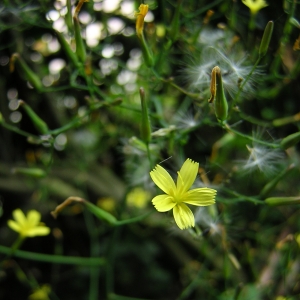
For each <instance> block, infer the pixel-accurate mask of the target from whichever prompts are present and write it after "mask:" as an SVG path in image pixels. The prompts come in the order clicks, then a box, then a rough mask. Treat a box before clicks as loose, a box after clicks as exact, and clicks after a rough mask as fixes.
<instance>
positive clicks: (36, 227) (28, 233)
mask: <svg viewBox="0 0 300 300" xmlns="http://www.w3.org/2000/svg"><path fill="white" fill-rule="evenodd" d="M13 217H14V220H8V222H7V225H8V226H9V227H10V228H11V229H12V230H14V231H16V232H18V233H19V234H20V236H21V237H23V238H25V237H35V236H38V235H48V234H49V233H50V228H49V227H46V226H45V225H43V224H42V223H40V220H41V214H40V213H39V212H38V211H36V210H30V211H29V212H28V213H27V216H25V215H24V213H23V212H22V210H21V209H19V208H18V209H16V210H14V211H13Z"/></svg>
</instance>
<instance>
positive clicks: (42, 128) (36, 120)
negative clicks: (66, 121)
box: [19, 100, 49, 134]
mask: <svg viewBox="0 0 300 300" xmlns="http://www.w3.org/2000/svg"><path fill="white" fill-rule="evenodd" d="M19 105H22V107H23V108H24V110H25V111H26V113H27V115H28V116H29V118H30V119H31V121H32V122H33V124H34V126H35V128H36V129H37V130H38V131H39V132H40V133H41V134H47V133H48V131H49V128H48V126H47V124H46V123H45V122H44V121H43V120H42V119H41V118H40V117H39V116H38V115H37V114H36V113H35V112H34V111H33V110H32V108H31V107H30V106H29V105H28V104H26V103H25V102H24V101H23V100H20V101H19Z"/></svg>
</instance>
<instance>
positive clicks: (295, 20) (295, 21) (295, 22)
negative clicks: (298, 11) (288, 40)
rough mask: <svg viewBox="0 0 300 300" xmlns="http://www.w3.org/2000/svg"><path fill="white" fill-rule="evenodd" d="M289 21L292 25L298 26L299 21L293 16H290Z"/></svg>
mask: <svg viewBox="0 0 300 300" xmlns="http://www.w3.org/2000/svg"><path fill="white" fill-rule="evenodd" d="M289 21H290V23H291V24H292V25H294V26H295V27H297V28H300V23H299V21H298V20H297V19H295V18H294V17H292V18H290V19H289Z"/></svg>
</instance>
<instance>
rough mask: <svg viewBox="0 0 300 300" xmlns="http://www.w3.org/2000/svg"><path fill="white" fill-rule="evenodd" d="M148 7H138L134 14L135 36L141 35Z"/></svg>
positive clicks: (143, 5) (142, 5) (144, 5)
mask: <svg viewBox="0 0 300 300" xmlns="http://www.w3.org/2000/svg"><path fill="white" fill-rule="evenodd" d="M148 8H149V6H148V5H147V4H141V5H140V7H139V10H140V11H139V12H135V16H136V33H137V35H142V33H143V29H144V19H145V16H146V14H147V12H148Z"/></svg>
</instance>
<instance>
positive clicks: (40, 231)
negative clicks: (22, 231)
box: [26, 226, 50, 237]
mask: <svg viewBox="0 0 300 300" xmlns="http://www.w3.org/2000/svg"><path fill="white" fill-rule="evenodd" d="M49 233H50V228H49V227H46V226H37V227H34V228H30V229H28V230H27V231H26V236H28V237H34V236H37V235H48V234H49Z"/></svg>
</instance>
